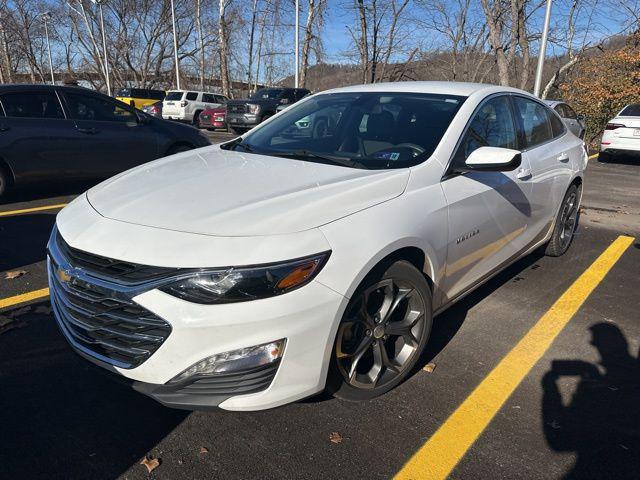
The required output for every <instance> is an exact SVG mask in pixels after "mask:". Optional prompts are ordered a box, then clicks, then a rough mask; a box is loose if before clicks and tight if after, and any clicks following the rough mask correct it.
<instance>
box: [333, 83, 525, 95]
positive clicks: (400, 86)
mask: <svg viewBox="0 0 640 480" xmlns="http://www.w3.org/2000/svg"><path fill="white" fill-rule="evenodd" d="M349 92H411V93H432V94H441V95H459V96H464V97H468V96H471V95H473V94H474V93H478V92H486V93H487V94H489V93H494V92H514V93H521V94H525V95H529V96H530V95H531V94H530V93H528V92H525V91H524V90H519V89H517V88H511V87H501V86H498V85H491V84H488V83H468V82H435V81H414V82H388V83H372V84H366V85H352V86H349V87H341V88H335V89H332V90H327V91H325V92H322V93H349Z"/></svg>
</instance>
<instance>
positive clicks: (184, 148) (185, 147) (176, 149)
mask: <svg viewBox="0 0 640 480" xmlns="http://www.w3.org/2000/svg"><path fill="white" fill-rule="evenodd" d="M188 150H193V147H192V146H190V145H175V146H173V147H171V148H170V149H169V150H168V151H167V156H169V155H175V154H176V153H180V152H186V151H188Z"/></svg>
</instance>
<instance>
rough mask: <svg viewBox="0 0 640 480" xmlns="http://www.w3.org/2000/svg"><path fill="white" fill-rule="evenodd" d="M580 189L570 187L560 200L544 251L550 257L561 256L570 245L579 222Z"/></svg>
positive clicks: (575, 186) (576, 186)
mask: <svg viewBox="0 0 640 480" xmlns="http://www.w3.org/2000/svg"><path fill="white" fill-rule="evenodd" d="M581 189H582V187H579V186H578V185H575V184H573V185H571V186H570V187H569V190H567V193H566V194H565V196H564V199H563V200H562V204H561V205H560V211H559V212H558V217H557V218H556V224H555V227H554V228H553V233H552V234H551V239H550V240H549V243H548V244H547V247H546V249H545V252H544V253H545V254H546V255H548V256H550V257H559V256H560V255H563V254H564V253H565V252H566V251H567V250H568V249H569V245H571V241H572V240H573V236H574V234H575V233H576V229H577V228H578V221H579V220H580V204H579V202H580V192H581Z"/></svg>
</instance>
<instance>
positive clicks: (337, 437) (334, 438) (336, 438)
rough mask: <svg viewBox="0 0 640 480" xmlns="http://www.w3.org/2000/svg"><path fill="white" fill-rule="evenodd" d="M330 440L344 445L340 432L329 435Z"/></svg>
mask: <svg viewBox="0 0 640 480" xmlns="http://www.w3.org/2000/svg"><path fill="white" fill-rule="evenodd" d="M329 440H330V441H331V443H342V435H340V433H338V432H331V433H330V434H329Z"/></svg>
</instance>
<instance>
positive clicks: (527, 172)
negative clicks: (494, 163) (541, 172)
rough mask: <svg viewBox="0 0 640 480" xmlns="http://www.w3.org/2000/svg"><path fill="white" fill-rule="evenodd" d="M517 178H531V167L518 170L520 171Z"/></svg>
mask: <svg viewBox="0 0 640 480" xmlns="http://www.w3.org/2000/svg"><path fill="white" fill-rule="evenodd" d="M516 178H517V179H518V180H527V179H528V178H531V169H530V168H521V169H520V170H518V173H517V174H516Z"/></svg>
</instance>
